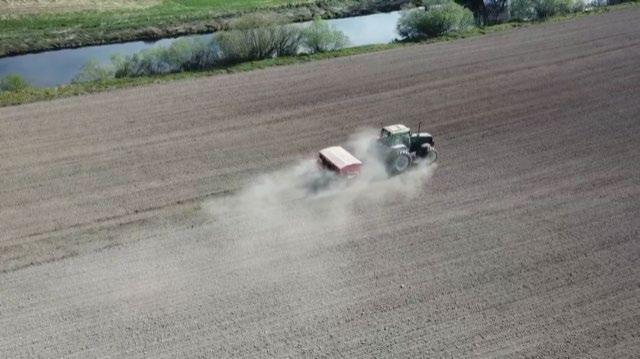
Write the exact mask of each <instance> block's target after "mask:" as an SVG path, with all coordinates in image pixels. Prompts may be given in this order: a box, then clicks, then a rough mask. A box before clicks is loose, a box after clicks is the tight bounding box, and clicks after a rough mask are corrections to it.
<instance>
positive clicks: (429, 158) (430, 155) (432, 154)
mask: <svg viewBox="0 0 640 359" xmlns="http://www.w3.org/2000/svg"><path fill="white" fill-rule="evenodd" d="M424 159H425V161H426V162H427V164H429V165H430V164H432V163H435V162H436V161H437V160H438V151H436V149H435V148H433V147H431V146H429V152H427V155H426V156H424Z"/></svg>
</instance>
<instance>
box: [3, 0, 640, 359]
mask: <svg viewBox="0 0 640 359" xmlns="http://www.w3.org/2000/svg"><path fill="white" fill-rule="evenodd" d="M639 67H640V9H638V8H629V9H627V10H625V11H612V12H609V13H606V14H602V15H597V16H589V17H582V18H577V19H573V20H569V21H563V22H557V23H549V24H545V25H540V26H535V27H529V28H526V29H516V30H512V31H508V32H503V33H496V34H492V35H487V36H483V37H479V38H473V39H465V40H460V41H455V42H450V43H437V44H429V45H419V46H412V47H407V48H402V49H394V50H390V51H384V52H380V53H373V54H365V55H358V56H353V57H348V58H338V59H332V60H328V61H320V62H316V63H309V64H304V65H297V66H290V67H282V68H272V69H267V70H263V71H254V72H249V73H242V74H234V75H229V76H226V75H225V76H216V77H211V78H203V79H195V80H189V81H181V82H175V83H168V84H159V85H153V86H148V87H142V88H133V89H125V90H118V91H113V92H109V93H101V94H96V95H90V96H84V97H77V98H68V99H61V100H57V101H52V102H42V103H34V104H28V105H23V106H16V107H8V108H1V109H0V227H1V228H0V329H1V330H0V333H1V334H0V357H6V358H28V357H29V358H31V357H81V358H88V357H116V358H119V357H139V358H141V357H154V358H161V357H267V356H278V357H282V356H294V357H299V356H313V357H318V356H329V357H339V356H342V357H371V356H376V357H388V356H399V357H413V358H415V357H449V356H452V357H469V356H477V357H503V356H507V357H522V356H525V357H531V356H536V357H537V356H543V357H559V356H568V357H601V358H613V357H616V358H620V357H633V356H635V355H637V353H638V352H639V351H640V338H639V337H640V269H639V268H640V243H639V240H640V221H639V220H638V218H639V217H640V201H639V200H638V199H639V198H640V101H639V100H638V93H639V91H640V71H638V68H639ZM419 121H422V122H423V124H422V126H423V129H425V130H427V131H429V132H431V133H433V134H434V136H435V140H436V146H437V148H438V151H439V154H440V157H439V166H438V169H437V170H436V171H435V175H434V176H433V178H432V179H431V180H430V181H429V182H428V184H427V185H426V186H424V188H422V189H421V190H420V191H419V193H418V194H417V195H416V197H417V198H412V199H410V200H407V199H406V198H398V199H393V198H391V199H388V200H386V201H384V203H382V202H380V203H379V204H380V205H377V206H356V207H357V208H356V210H355V211H354V213H353V214H352V216H351V217H350V218H349V220H348V221H347V222H335V223H333V222H332V223H331V224H330V225H327V226H326V227H323V226H322V224H321V223H320V224H319V225H318V223H315V224H314V223H307V222H305V221H303V220H299V219H300V218H302V217H297V216H296V213H295V212H296V209H295V208H293V209H290V210H287V211H285V212H283V213H285V214H286V215H287V216H290V217H285V218H283V219H282V220H283V221H284V222H283V223H284V225H283V223H280V225H278V226H273V227H272V226H269V225H265V224H263V223H257V222H259V221H258V220H256V219H255V218H252V217H251V215H250V214H246V213H237V212H234V211H233V208H229V209H228V210H229V212H224V211H225V209H224V207H221V208H222V209H220V208H218V210H222V212H216V213H218V214H220V213H223V214H222V215H220V216H219V217H216V216H215V215H212V214H211V212H210V211H209V210H210V209H211V208H214V207H215V208H217V207H220V206H218V204H220V203H221V202H217V201H218V200H219V198H223V197H226V196H225V195H224V194H225V193H233V191H236V190H238V189H239V188H241V187H243V186H244V185H246V184H247V183H249V182H250V181H251V180H252V179H254V178H255V177H256V176H257V175H259V174H261V173H266V172H271V171H274V170H276V169H278V168H283V167H285V166H286V165H287V164H288V163H290V162H291V161H295V160H297V159H299V158H301V157H304V156H306V155H308V154H310V153H314V151H316V150H317V149H320V148H322V147H326V146H328V145H332V144H336V143H339V142H342V141H345V140H346V139H347V136H348V135H349V134H351V133H354V132H356V131H358V129H360V128H363V127H373V128H376V127H379V126H380V125H381V124H389V123H397V122H402V123H405V124H407V125H410V126H412V127H413V126H416V125H417V123H418V122H419ZM216 193H222V195H216ZM296 205H299V204H296ZM302 205H303V206H304V203H303V204H302ZM292 206H294V207H295V205H292ZM301 208H302V207H299V208H298V209H301ZM224 213H227V214H226V215H225V214H224ZM290 219H292V220H291V222H290V223H289V222H287V221H288V220H290Z"/></svg>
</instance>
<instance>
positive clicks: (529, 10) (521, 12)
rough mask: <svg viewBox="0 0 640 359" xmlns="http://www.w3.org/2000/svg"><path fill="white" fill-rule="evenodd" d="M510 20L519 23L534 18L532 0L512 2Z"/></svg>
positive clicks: (534, 12)
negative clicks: (518, 21)
mask: <svg viewBox="0 0 640 359" xmlns="http://www.w3.org/2000/svg"><path fill="white" fill-rule="evenodd" d="M511 18H512V19H514V20H520V21H529V20H534V19H535V18H536V11H535V9H534V8H533V1H532V0H512V2H511Z"/></svg>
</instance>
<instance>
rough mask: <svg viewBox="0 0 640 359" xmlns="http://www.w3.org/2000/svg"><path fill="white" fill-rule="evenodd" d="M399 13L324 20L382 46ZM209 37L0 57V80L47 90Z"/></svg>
mask: <svg viewBox="0 0 640 359" xmlns="http://www.w3.org/2000/svg"><path fill="white" fill-rule="evenodd" d="M399 18H400V12H399V11H394V12H390V13H381V14H374V15H365V16H354V17H349V18H342V19H333V20H327V22H328V23H329V24H331V26H333V27H334V28H335V29H337V30H340V31H342V32H343V33H344V34H345V35H347V37H348V38H349V46H351V47H355V46H362V45H372V44H385V43H389V42H391V41H393V40H395V39H397V38H398V33H397V31H396V24H397V22H398V19H399ZM212 36H213V35H212V34H205V35H189V36H182V37H177V38H173V39H162V40H158V41H155V42H145V41H132V42H125V43H119V44H110V45H99V46H87V47H81V48H77V49H65V50H54V51H46V52H41V53H36V54H27V55H19V56H11V57H5V58H0V78H2V77H4V76H6V75H8V74H18V75H20V76H22V78H24V79H25V80H27V81H28V82H29V83H30V84H31V85H32V86H37V87H50V86H57V85H62V84H67V83H69V82H70V81H71V79H73V77H74V76H75V75H76V74H77V73H78V71H80V69H81V68H82V66H83V65H84V64H85V63H87V61H89V60H91V59H96V60H98V61H100V62H107V61H109V59H110V58H111V56H113V55H116V54H121V55H131V54H134V53H136V52H138V51H140V50H143V49H147V48H150V47H154V46H168V45H169V44H171V42H173V41H175V40H177V39H181V38H204V39H208V38H211V37H212Z"/></svg>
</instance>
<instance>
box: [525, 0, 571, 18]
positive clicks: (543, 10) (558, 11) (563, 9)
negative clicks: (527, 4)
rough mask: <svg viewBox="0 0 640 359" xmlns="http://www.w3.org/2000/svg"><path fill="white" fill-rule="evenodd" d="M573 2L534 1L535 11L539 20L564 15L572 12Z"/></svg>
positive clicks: (567, 0) (557, 0)
mask: <svg viewBox="0 0 640 359" xmlns="http://www.w3.org/2000/svg"><path fill="white" fill-rule="evenodd" d="M572 7H573V1H572V0H534V1H533V9H534V11H535V14H536V18H538V19H546V18H548V17H551V16H555V15H563V14H568V13H570V12H571V10H572Z"/></svg>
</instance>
